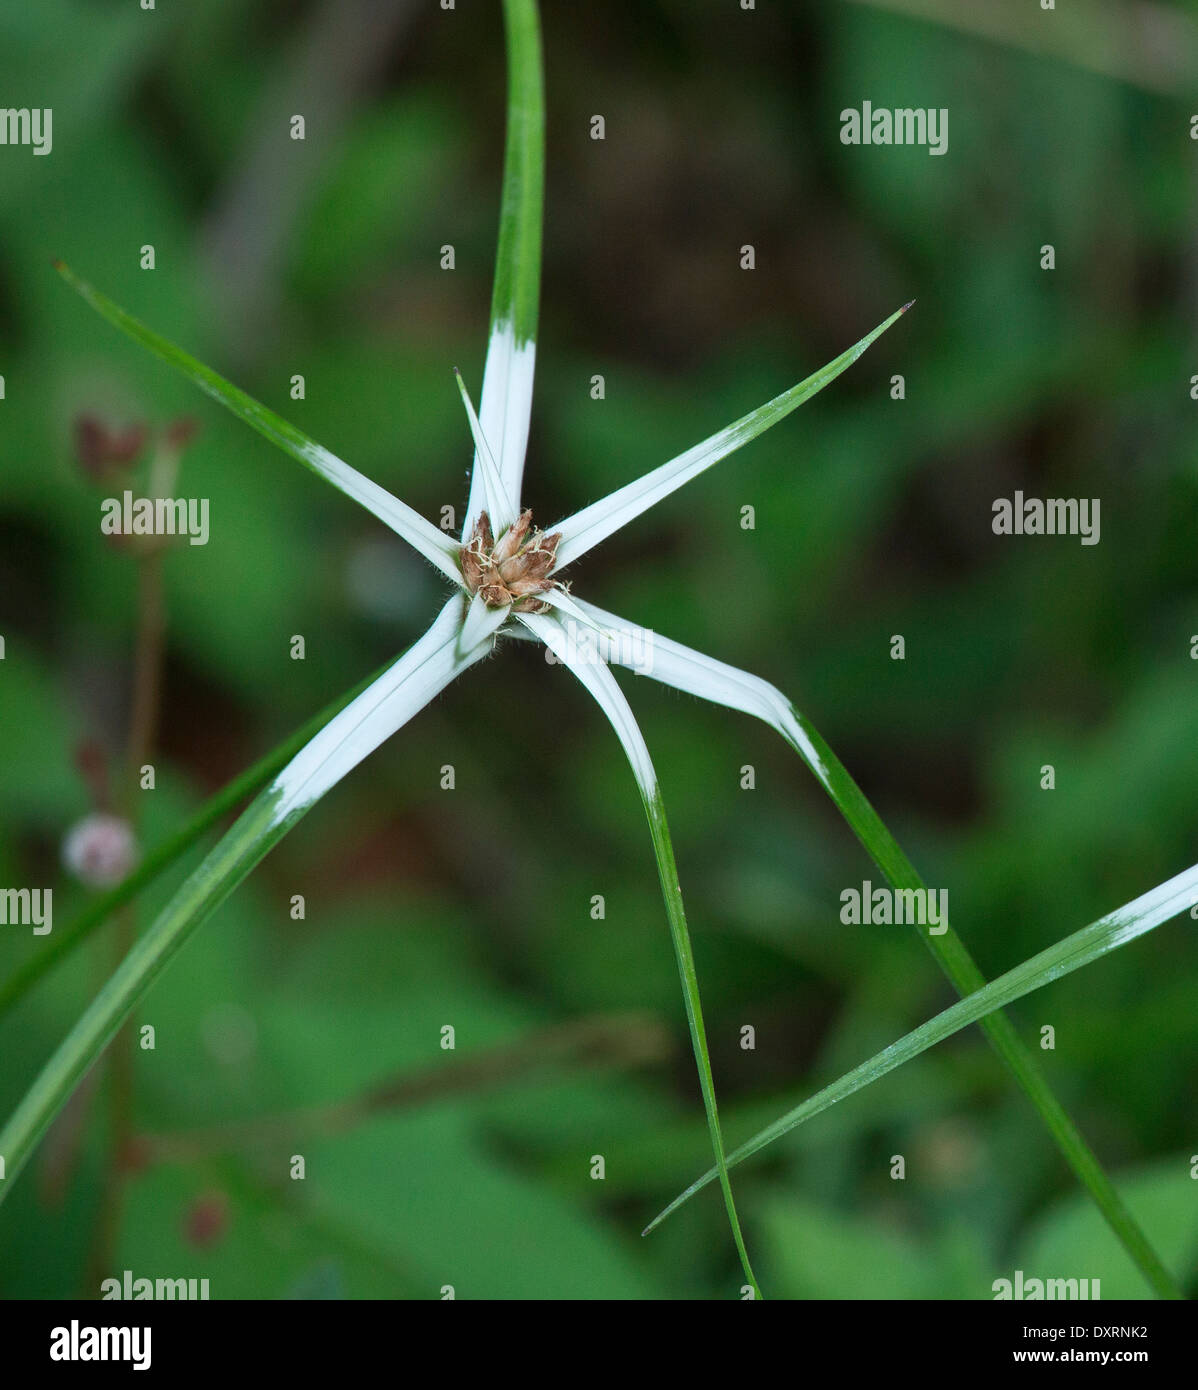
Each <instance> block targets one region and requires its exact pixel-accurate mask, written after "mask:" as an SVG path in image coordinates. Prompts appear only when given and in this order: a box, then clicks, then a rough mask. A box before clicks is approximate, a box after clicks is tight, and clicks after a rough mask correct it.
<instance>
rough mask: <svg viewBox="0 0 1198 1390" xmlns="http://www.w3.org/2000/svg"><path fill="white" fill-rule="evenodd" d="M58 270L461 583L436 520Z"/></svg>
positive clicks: (118, 322)
mask: <svg viewBox="0 0 1198 1390" xmlns="http://www.w3.org/2000/svg"><path fill="white" fill-rule="evenodd" d="M55 269H56V270H57V271H58V273H59V274H60V275H61V276H62V278H63V279H64V280H65V281H66V282H67V284H68V285H70V286H71V287H72V288H73V289H75V290H77V291H78V292H79V294H80V295H82V297H83V298H84V299H85V300H86V301H87V302H88V304H90V305H91V306H92V308H93V309H95V310H96V312H97V313H98V314H100V315H101V316H102V317H103V318H106V319H107V320H108V322H109V323H111V324H112V325H113V327H114V328H118V329H120V331H121V332H122V333H124V334H126V335H127V336H128V337H130V338H132V339H133V341H134V342H135V343H139V344H140V345H141V346H142V347H145V348H148V349H149V350H150V351H151V352H152V353H153V354H154V355H155V357H158V358H159V359H161V360H162V361H163V362H165V363H166V364H167V366H169V367H173V368H174V369H175V370H176V371H179V372H182V374H183V375H184V376H185V377H187V378H188V380H190V381H191V382H192V383H193V384H194V385H196V386H198V387H199V388H200V390H201V391H203V392H204V393H205V395H208V396H211V398H212V399H213V400H214V401H217V402H218V403H219V404H220V405H223V406H224V407H225V409H226V410H228V411H229V412H230V413H232V414H233V415H235V416H236V417H237V418H238V419H239V420H241V421H242V422H243V423H244V424H247V425H249V427H250V428H251V429H253V430H257V432H258V433H259V434H260V435H262V436H263V438H264V439H269V440H270V442H271V443H272V444H275V445H277V446H278V447H279V448H280V449H282V450H283V452H284V453H286V454H290V455H291V457H292V458H293V459H295V460H296V461H297V462H299V463H302V464H303V465H304V467H305V468H309V469H311V470H312V472H313V473H315V474H317V476H318V477H321V478H323V479H324V480H325V481H326V482H328V483H332V485H333V486H334V487H335V488H336V489H337V490H338V491H339V492H342V493H344V494H345V496H347V497H351V498H352V499H353V500H354V501H355V502H357V503H358V504H359V505H360V506H363V507H365V508H366V510H367V511H369V512H371V513H373V515H375V516H377V517H378V519H379V520H380V521H382V522H383V523H384V524H385V525H387V526H389V527H390V528H391V529H392V530H393V531H394V532H395V533H396V535H398V536H401V537H402V538H403V539H404V540H405V541H407V542H408V544H409V545H410V546H412V547H413V549H415V550H417V551H418V552H419V553H420V554H421V555H423V556H424V558H425V559H426V560H427V561H428V562H429V563H430V564H431V565H434V566H435V567H436V568H437V569H439V570H440V571H441V573H442V574H443V575H445V577H446V578H447V579H450V580H452V581H453V582H454V583H455V584H457V585H461V583H462V575H461V571H460V570H459V569H458V564H457V546H456V544H455V543H454V542H453V541H452V540H450V538H449V537H448V536H447V535H446V534H445V533H444V532H443V531H440V530H438V529H437V527H435V526H434V525H433V524H432V522H431V521H428V520H426V519H425V518H424V517H422V516H421V515H420V513H419V512H417V511H415V510H414V509H413V508H412V507H409V506H408V505H407V503H406V502H401V501H400V500H399V498H398V497H394V496H392V494H391V493H389V492H388V491H387V489H386V488H384V487H380V486H379V485H378V483H376V482H373V481H372V480H371V479H370V478H367V477H366V476H365V474H363V473H359V472H358V470H357V469H356V468H351V467H350V465H349V464H348V463H346V462H345V460H344V459H339V458H338V457H337V456H336V454H333V453H330V452H329V450H328V449H326V448H325V447H324V446H323V445H322V444H317V443H316V441H315V440H313V439H309V438H308V436H307V435H306V434H304V432H303V431H302V430H300V429H297V428H296V427H295V426H294V425H293V424H291V423H290V422H289V421H287V420H284V419H283V417H282V416H281V415H276V414H275V412H274V411H273V410H271V409H269V408H268V407H267V406H264V405H263V404H262V403H261V402H260V401H256V400H254V398H253V397H252V396H249V395H247V394H246V393H245V392H244V391H242V390H241V389H240V387H237V386H234V385H233V384H232V383H231V382H228V381H226V380H225V379H224V377H222V376H221V375H219V373H217V372H214V371H213V370H212V368H211V367H206V366H205V365H204V364H203V363H202V362H200V361H198V360H197V359H196V358H194V357H192V356H191V354H190V353H187V352H184V351H183V349H182V348H180V347H177V346H176V345H175V344H174V343H172V342H170V341H169V340H168V339H167V338H164V337H163V336H162V335H161V334H160V333H156V332H155V331H154V330H153V329H152V328H148V327H147V326H146V325H145V324H144V323H142V322H141V320H140V319H136V318H134V317H133V315H132V314H129V313H126V311H125V310H124V309H122V308H121V307H120V306H119V305H118V304H114V303H113V301H112V300H111V299H109V298H108V296H107V295H104V294H101V293H100V291H99V290H97V289H96V288H95V287H94V286H93V285H90V284H88V282H87V281H86V280H84V279H82V278H81V277H80V276H78V275H76V274H75V272H74V271H73V270H72V269H71V268H70V267H69V266H66V265H63V264H62V262H61V261H59V262H56V263H55Z"/></svg>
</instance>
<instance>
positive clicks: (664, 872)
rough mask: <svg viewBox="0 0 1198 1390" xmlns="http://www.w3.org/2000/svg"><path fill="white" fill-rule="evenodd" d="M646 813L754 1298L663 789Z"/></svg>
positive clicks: (723, 1180) (715, 1144)
mask: <svg viewBox="0 0 1198 1390" xmlns="http://www.w3.org/2000/svg"><path fill="white" fill-rule="evenodd" d="M643 800H644V805H645V815H646V816H647V817H648V819H649V830H650V833H651V834H652V836H653V849H654V852H655V855H656V858H657V871H658V875H659V877H660V878H661V895H662V897H663V898H664V899H665V904H666V915H667V916H668V918H669V922H670V937H671V940H672V941H673V943H674V955H675V957H676V959H677V961H678V974H679V975H680V977H681V979H682V994H683V999H684V1001H685V1003H686V1019H687V1023H688V1024H689V1026H690V1033H691V1042H692V1044H693V1046H694V1051H695V1063H696V1065H697V1067H698V1070H699V1088H700V1090H701V1091H702V1092H703V1108H704V1109H705V1110H706V1112H707V1128H708V1130H709V1131H710V1133H711V1147H712V1150H713V1151H714V1153H715V1161H716V1167H717V1169H718V1170H719V1175H720V1187H721V1189H722V1190H723V1193H724V1206H725V1207H726V1208H727V1211H728V1221H729V1224H730V1225H731V1227H732V1238H733V1240H734V1241H735V1242H736V1251H737V1254H738V1255H739V1256H740V1262H741V1267H742V1268H743V1269H744V1272H745V1277H746V1279H748V1281H749V1286H750V1287H751V1288H752V1290H753V1297H754V1298H757V1299H759V1298H761V1297H762V1293H761V1288H760V1286H759V1285H758V1283H757V1279H756V1276H755V1275H754V1273H753V1267H752V1265H751V1264H750V1263H749V1252H748V1250H747V1249H746V1248H745V1239H744V1236H743V1234H742V1233H741V1229H740V1217H739V1216H738V1215H737V1212H736V1202H735V1201H734V1199H733V1196H732V1183H731V1181H730V1180H729V1178H728V1163H727V1159H726V1158H725V1156H724V1136H723V1134H722V1132H721V1129H720V1113H719V1110H718V1108H717V1106H716V1099H715V1082H714V1080H713V1078H712V1074H711V1055H710V1053H709V1051H708V1047H707V1030H706V1028H705V1027H704V1025H703V1006H702V1003H701V1002H700V999H699V977H698V975H697V973H696V971H695V958H694V954H693V952H692V950H691V941H690V932H689V930H688V929H687V925H686V914H685V911H684V910H683V906H682V885H681V884H680V883H679V881H678V866H677V864H676V863H675V861H674V846H673V843H672V842H671V840H670V827H669V824H668V823H667V821H666V814H665V804H664V802H663V801H662V797H661V793H660V791H657V792H655V794H654V795H652V796H645V797H643Z"/></svg>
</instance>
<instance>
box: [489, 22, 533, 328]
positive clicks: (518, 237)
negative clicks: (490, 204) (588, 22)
mask: <svg viewBox="0 0 1198 1390" xmlns="http://www.w3.org/2000/svg"><path fill="white" fill-rule="evenodd" d="M503 23H504V36H505V40H506V43H507V52H508V65H507V67H508V88H507V134H506V137H505V144H504V152H503V192H502V195H501V201H500V206H499V243H498V247H497V250H496V254H495V284H494V287H493V290H492V294H491V324H492V328H494V327H495V326H496V325H497V324H501V323H510V324H511V325H512V332H513V335H514V337H515V340H516V342H517V343H525V342H528V341H529V340H530V339H535V338H536V333H537V309H538V302H539V299H540V292H541V220H542V212H543V209H544V204H545V88H544V82H543V80H542V76H541V73H542V59H541V31H540V24H539V22H538V19H537V7H536V4H535V3H534V0H504V4H503Z"/></svg>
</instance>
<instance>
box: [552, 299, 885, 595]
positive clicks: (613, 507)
mask: <svg viewBox="0 0 1198 1390" xmlns="http://www.w3.org/2000/svg"><path fill="white" fill-rule="evenodd" d="M910 307H911V306H910V305H907V304H905V305H904V306H903V307H902V308H901V309H898V310H896V311H895V312H894V313H893V314H891V315H890V317H889V318H888V319H887V320H886V321H885V322H884V323H880V324H879V325H878V326H877V328H875V329H874V330H873V331H872V332H871V333H867V334H866V335H865V337H864V338H862V339H861V341H860V342H858V343H854V344H853V346H852V347H851V348H849V349H848V350H847V351H846V352H842V353H841V354H840V356H839V357H837V358H834V359H833V360H832V361H831V362H829V363H828V364H827V365H826V366H824V367H821V368H820V369H819V371H818V372H813V373H812V374H811V376H809V377H807V378H806V380H804V381H800V382H799V384H798V385H797V386H792V387H791V388H790V390H789V391H783V392H782V394H781V395H780V396H775V397H774V399H773V400H772V401H767V402H766V404H765V405H762V406H758V408H757V409H756V410H751V411H750V412H749V413H748V415H744V416H742V417H741V418H740V419H739V420H737V421H735V422H734V423H733V424H731V425H728V426H727V427H726V428H725V429H722V430H720V431H718V432H717V433H716V434H713V435H712V436H711V437H710V438H709V439H705V440H703V441H702V443H700V444H696V445H694V446H693V447H692V448H690V449H687V451H686V452H685V453H683V454H679V455H678V457H677V458H673V459H671V460H670V461H669V462H668V463H663V464H662V465H661V467H660V468H655V469H653V470H652V471H651V472H649V473H646V474H645V475H644V477H642V478H638V479H637V480H636V481H635V482H632V483H627V484H625V486H624V487H622V488H617V489H616V491H615V492H613V493H610V494H609V495H608V496H607V497H604V498H602V499H601V500H600V501H598V502H592V503H591V505H590V506H589V507H583V509H582V510H581V511H579V512H575V513H574V514H573V515H572V516H568V517H567V518H566V519H565V520H564V521H561V522H559V523H558V524H557V525H556V526H553V527H551V528H550V529H551V530H553V531H559V532H561V537H562V538H561V541H560V542H559V544H558V547H557V568H558V569H562V568H564V567H565V566H566V565H568V564H570V563H571V562H572V561H574V560H577V559H578V558H579V556H581V555H585V554H586V553H587V551H588V550H590V549H591V548H592V547H594V546H596V545H598V544H599V542H600V541H603V540H606V539H607V537H608V536H610V535H611V534H612V533H613V532H614V531H618V530H620V528H621V527H623V526H627V525H628V523H629V522H630V521H632V520H633V519H634V518H636V517H638V516H640V514H641V513H642V512H645V511H648V510H649V508H650V507H653V506H656V505H657V503H658V502H660V501H661V500H662V498H663V497H668V496H669V495H670V493H671V492H674V491H676V490H677V489H678V488H680V487H682V486H683V485H684V484H686V483H689V482H690V481H691V479H692V478H697V477H698V476H699V474H700V473H703V472H705V471H706V470H707V469H708V468H710V467H711V466H712V465H713V464H716V463H719V461H720V460H721V459H723V458H727V456H728V455H729V454H732V453H735V452H736V450H737V449H740V448H742V447H743V446H744V445H746V444H747V443H748V442H749V441H750V440H751V439H756V438H757V436H758V435H759V434H764V433H765V431H766V430H768V429H769V428H770V426H771V425H776V424H777V423H778V421H779V420H784V419H785V418H786V416H788V415H789V414H790V413H791V411H792V410H797V409H798V407H799V406H801V405H802V404H803V403H804V401H809V400H810V399H811V397H812V396H814V395H816V394H817V393H818V392H820V391H822V390H823V389H824V387H825V386H827V385H828V384H829V383H830V382H833V381H835V380H836V378H837V377H838V376H839V375H840V374H841V372H843V371H845V370H846V369H847V368H849V367H851V366H852V365H853V363H854V362H856V360H857V359H858V358H859V357H860V356H861V354H862V353H863V352H864V351H865V350H866V348H868V347H869V345H870V344H871V343H872V342H874V340H875V339H877V338H879V337H881V335H882V334H883V333H885V332H886V330H887V329H888V328H889V327H890V326H891V325H892V324H893V323H895V322H896V321H897V320H898V319H899V318H901V317H902V315H903V314H904V313H905V312H906V311H907V309H909V308H910Z"/></svg>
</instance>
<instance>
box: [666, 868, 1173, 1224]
mask: <svg viewBox="0 0 1198 1390" xmlns="http://www.w3.org/2000/svg"><path fill="white" fill-rule="evenodd" d="M1196 889H1198V864H1194V865H1192V866H1191V867H1190V868H1188V869H1186V870H1185V871H1184V872H1182V873H1180V874H1177V875H1176V876H1175V877H1174V878H1171V879H1169V880H1168V881H1167V882H1165V883H1160V884H1158V885H1157V886H1156V887H1155V888H1152V889H1149V891H1148V892H1147V893H1143V894H1141V895H1140V897H1138V898H1135V899H1133V900H1132V901H1131V902H1129V903H1125V904H1124V905H1123V906H1122V907H1119V908H1116V909H1115V911H1114V912H1108V913H1107V915H1106V916H1105V917H1100V918H1099V919H1098V920H1097V921H1096V922H1091V923H1090V925H1089V926H1088V927H1082V928H1081V930H1080V931H1076V932H1074V933H1073V934H1072V935H1071V936H1067V937H1065V938H1064V939H1063V940H1061V941H1058V942H1057V943H1056V944H1055V945H1053V946H1049V947H1048V948H1047V949H1046V950H1043V951H1041V952H1040V953H1039V954H1038V955H1035V956H1032V957H1031V958H1030V959H1028V960H1025V961H1023V962H1022V964H1020V965H1017V966H1015V968H1014V969H1013V970H1008V971H1007V973H1006V974H1005V975H1000V976H999V977H998V979H997V980H992V981H991V982H990V983H989V984H988V985H986V986H984V987H983V988H982V989H979V990H976V991H975V992H974V993H972V994H968V995H966V996H965V998H964V999H961V1000H959V1001H958V1002H957V1003H956V1004H953V1005H952V1006H951V1007H950V1008H947V1009H945V1010H944V1011H943V1012H942V1013H939V1014H936V1015H935V1017H933V1018H931V1019H929V1020H928V1021H927V1022H926V1023H923V1024H921V1025H920V1026H919V1027H918V1028H916V1029H914V1030H913V1031H912V1032H910V1033H907V1034H905V1035H904V1036H903V1037H901V1038H899V1040H898V1041H897V1042H893V1043H891V1044H890V1046H889V1047H887V1048H885V1049H884V1050H883V1051H882V1052H879V1053H877V1054H876V1055H875V1056H873V1057H871V1058H870V1059H869V1060H868V1061H867V1062H862V1063H861V1065H860V1066H857V1067H854V1068H853V1069H852V1070H851V1071H848V1072H846V1073H845V1074H844V1075H843V1076H842V1077H840V1078H839V1079H838V1080H837V1081H834V1082H833V1083H832V1084H831V1085H830V1086H825V1087H824V1089H823V1090H822V1091H819V1092H817V1093H816V1094H815V1095H813V1096H810V1097H809V1098H808V1099H807V1100H805V1101H803V1102H802V1103H801V1104H799V1105H796V1106H795V1107H794V1108H793V1109H792V1110H789V1111H787V1113H786V1114H785V1115H783V1116H782V1117H781V1118H780V1119H778V1120H775V1121H774V1123H773V1124H772V1125H768V1126H767V1127H766V1128H765V1129H763V1130H761V1131H760V1132H759V1133H757V1134H755V1135H754V1136H753V1138H752V1139H750V1140H748V1141H747V1142H746V1143H744V1144H742V1145H741V1146H740V1147H739V1148H737V1149H734V1150H733V1151H732V1153H730V1154H729V1155H728V1167H729V1168H731V1167H733V1166H734V1165H736V1164H737V1163H740V1162H741V1161H742V1160H744V1159H746V1158H749V1157H751V1156H752V1155H753V1154H755V1153H758V1152H759V1151H760V1150H761V1149H764V1148H765V1147H766V1146H767V1145H769V1144H772V1143H773V1142H774V1140H775V1139H781V1138H782V1136H783V1135H785V1134H789V1133H790V1131H791V1130H793V1129H796V1128H797V1127H798V1126H799V1125H801V1124H803V1123H804V1121H806V1120H809V1119H811V1118H812V1117H813V1116H815V1115H818V1114H820V1113H821V1112H822V1111H824V1110H827V1109H828V1108H829V1107H831V1106H833V1105H835V1104H836V1103H837V1102H838V1101H841V1100H844V1099H845V1098H846V1097H848V1096H851V1095H853V1094H854V1093H855V1092H857V1091H860V1090H864V1088H865V1087H866V1086H869V1085H872V1084H873V1082H875V1081H877V1080H879V1079H880V1078H881V1077H883V1076H885V1075H886V1074H887V1073H888V1072H892V1071H894V1070H895V1069H896V1068H897V1067H900V1066H902V1065H903V1064H904V1063H905V1062H909V1061H911V1059H912V1058H914V1057H918V1056H919V1054H920V1053H921V1052H926V1051H927V1050H928V1048H930V1047H933V1046H935V1044H936V1043H939V1042H943V1041H944V1039H945V1038H949V1037H952V1035H953V1034H954V1033H959V1032H960V1031H961V1029H962V1028H966V1027H968V1026H969V1024H971V1023H977V1022H979V1021H980V1020H981V1019H983V1018H986V1017H988V1016H989V1015H990V1014H992V1013H994V1012H995V1011H996V1010H998V1009H1002V1008H1005V1007H1006V1006H1007V1005H1008V1004H1011V1003H1013V1002H1014V1001H1015V1000H1016V999H1021V998H1022V997H1023V996H1024V995H1025V994H1032V993H1034V992H1035V991H1036V990H1038V989H1042V988H1043V987H1044V986H1045V985H1047V984H1051V983H1052V982H1053V981H1054V980H1059V979H1061V978H1062V976H1065V975H1069V974H1071V973H1072V972H1073V971H1074V970H1080V969H1081V967H1082V966H1083V965H1089V964H1090V963H1091V962H1092V961H1096V960H1099V959H1100V958H1101V957H1103V956H1105V955H1108V954H1109V953H1110V952H1111V951H1114V950H1117V949H1118V948H1119V947H1120V946H1124V945H1126V944H1127V943H1128V942H1129V941H1134V940H1135V939H1136V937H1138V936H1143V935H1144V934H1145V932H1150V931H1152V930H1153V929H1154V928H1156V927H1159V926H1160V925H1161V924H1162V923H1163V922H1168V921H1169V920H1170V919H1171V918H1174V917H1176V916H1177V915H1178V914H1179V913H1182V912H1184V911H1185V910H1186V909H1187V908H1188V907H1190V906H1191V905H1192V903H1193V900H1194V893H1195V890H1196ZM716 1178H720V1179H721V1180H722V1179H723V1174H722V1173H720V1172H719V1171H718V1170H717V1169H715V1168H711V1169H708V1171H707V1172H706V1173H705V1174H704V1175H703V1176H702V1177H701V1178H697V1179H696V1180H695V1181H694V1182H693V1183H691V1185H690V1187H688V1188H687V1189H686V1191H685V1192H682V1193H680V1194H679V1195H678V1196H677V1197H675V1198H674V1200H673V1201H672V1202H671V1203H670V1205H669V1206H668V1207H666V1208H665V1209H664V1210H663V1211H661V1212H659V1213H658V1215H657V1216H655V1217H654V1218H653V1220H652V1221H651V1222H650V1223H649V1224H648V1226H646V1227H645V1229H644V1231H642V1232H641V1234H642V1235H648V1234H649V1232H650V1231H652V1230H653V1229H654V1228H655V1227H657V1226H659V1225H660V1224H661V1222H663V1221H664V1220H665V1219H666V1217H667V1216H669V1215H671V1214H672V1213H673V1212H675V1211H677V1210H678V1208H679V1207H680V1206H682V1205H683V1203H685V1202H687V1201H689V1199H690V1198H691V1197H693V1196H694V1195H695V1193H697V1192H699V1191H701V1190H702V1189H703V1188H704V1187H706V1186H707V1184H708V1183H710V1182H713V1181H715V1180H716Z"/></svg>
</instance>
